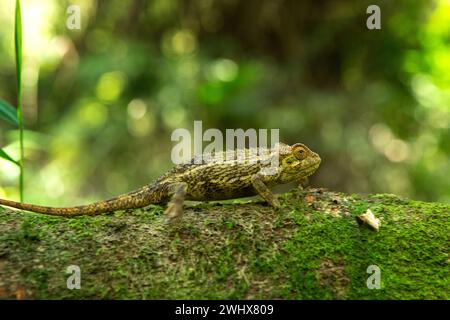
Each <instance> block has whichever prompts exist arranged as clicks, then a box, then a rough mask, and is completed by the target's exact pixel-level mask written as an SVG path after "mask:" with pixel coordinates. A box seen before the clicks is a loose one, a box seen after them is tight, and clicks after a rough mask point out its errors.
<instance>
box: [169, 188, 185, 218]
mask: <svg viewBox="0 0 450 320" xmlns="http://www.w3.org/2000/svg"><path fill="white" fill-rule="evenodd" d="M186 190H187V184H186V183H185V182H180V183H177V184H174V185H172V186H171V193H172V199H171V200H170V202H169V204H168V205H167V209H166V210H165V211H164V214H165V215H166V221H167V222H170V221H173V220H175V219H177V218H180V217H181V216H182V215H183V203H184V198H185V197H186Z"/></svg>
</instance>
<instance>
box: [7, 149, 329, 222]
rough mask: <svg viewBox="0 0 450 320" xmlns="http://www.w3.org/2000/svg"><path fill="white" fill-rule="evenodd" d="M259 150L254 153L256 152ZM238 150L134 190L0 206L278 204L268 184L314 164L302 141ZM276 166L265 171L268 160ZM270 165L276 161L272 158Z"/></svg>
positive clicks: (171, 211)
mask: <svg viewBox="0 0 450 320" xmlns="http://www.w3.org/2000/svg"><path fill="white" fill-rule="evenodd" d="M258 150H259V152H258ZM258 150H256V149H242V150H237V151H236V150H235V151H233V150H232V151H226V152H220V153H217V154H214V153H212V154H206V155H203V156H202V158H201V161H198V158H193V159H191V160H190V161H189V162H187V163H184V164H180V165H177V166H175V167H174V168H172V169H171V170H170V171H168V172H167V173H165V174H164V175H162V176H161V177H160V178H159V179H157V180H156V181H155V182H153V183H151V184H148V185H145V186H143V187H142V188H140V189H137V190H135V191H132V192H129V193H126V194H123V195H120V196H117V197H114V198H112V199H109V200H105V201H99V202H95V203H92V204H88V205H83V206H76V207H66V208H57V207H46V206H40V205H34V204H27V203H20V202H15V201H10V200H4V199H0V205H4V206H8V207H14V208H18V209H22V210H26V211H32V212H37V213H43V214H48V215H55V216H64V217H73V216H79V215H95V214H100V213H106V212H113V211H117V210H126V209H137V208H142V207H145V206H148V205H150V204H166V203H168V206H167V209H166V211H165V213H166V217H167V219H168V220H171V219H174V218H177V217H180V216H181V214H182V212H183V202H184V200H194V201H213V200H225V199H234V198H241V197H248V196H252V195H256V194H258V195H260V196H261V197H262V198H263V199H264V200H265V201H267V202H268V203H269V204H270V205H271V206H273V207H275V208H277V207H279V205H280V204H279V202H278V200H277V198H276V197H275V195H274V194H273V193H272V192H271V190H270V188H271V187H273V186H275V185H280V184H286V183H289V182H293V181H301V180H303V179H304V178H306V177H308V176H310V175H311V174H313V173H314V172H315V171H316V170H317V168H318V167H319V165H320V162H321V159H320V157H319V155H318V154H316V153H314V152H313V151H311V150H310V149H309V148H307V147H306V146H305V145H303V144H301V143H296V144H294V145H292V146H290V145H287V144H284V143H279V144H277V145H276V146H275V147H273V148H271V149H266V150H263V152H261V149H258ZM274 157H277V159H278V166H277V167H275V168H274V169H275V170H273V171H272V172H270V173H269V170H268V169H270V168H271V167H270V166H271V165H273V163H274V162H273V161H272V160H273V159H274ZM275 163H276V162H275Z"/></svg>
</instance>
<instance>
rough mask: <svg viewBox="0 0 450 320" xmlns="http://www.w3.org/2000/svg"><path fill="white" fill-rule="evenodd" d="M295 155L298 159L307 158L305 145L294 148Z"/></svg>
mask: <svg viewBox="0 0 450 320" xmlns="http://www.w3.org/2000/svg"><path fill="white" fill-rule="evenodd" d="M294 155H295V157H296V158H297V159H299V160H302V159H304V158H306V150H305V149H303V147H299V148H297V149H296V150H294Z"/></svg>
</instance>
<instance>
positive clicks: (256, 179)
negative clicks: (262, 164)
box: [251, 173, 280, 208]
mask: <svg viewBox="0 0 450 320" xmlns="http://www.w3.org/2000/svg"><path fill="white" fill-rule="evenodd" d="M251 180H252V185H253V188H255V190H256V192H257V193H258V194H259V195H260V196H261V197H262V198H263V199H264V200H266V201H267V202H268V203H269V204H270V205H271V206H272V207H274V208H279V207H280V202H279V201H278V199H277V198H276V196H275V195H274V194H273V193H272V191H271V190H270V189H269V187H267V186H266V184H265V183H264V181H263V180H262V177H261V175H260V174H258V173H257V174H254V175H253V176H252V179H251Z"/></svg>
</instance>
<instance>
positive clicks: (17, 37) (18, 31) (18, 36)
mask: <svg viewBox="0 0 450 320" xmlns="http://www.w3.org/2000/svg"><path fill="white" fill-rule="evenodd" d="M14 41H15V45H16V72H17V88H18V89H19V90H18V91H19V92H18V94H19V95H20V94H21V91H22V16H21V13H20V1H19V0H16V22H15V32H14Z"/></svg>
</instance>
